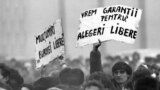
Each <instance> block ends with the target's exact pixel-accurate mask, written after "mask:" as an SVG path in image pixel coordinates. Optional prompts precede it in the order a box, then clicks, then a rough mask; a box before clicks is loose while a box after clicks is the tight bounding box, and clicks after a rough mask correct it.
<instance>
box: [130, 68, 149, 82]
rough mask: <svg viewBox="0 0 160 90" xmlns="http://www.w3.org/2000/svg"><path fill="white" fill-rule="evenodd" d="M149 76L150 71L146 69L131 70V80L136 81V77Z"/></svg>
mask: <svg viewBox="0 0 160 90" xmlns="http://www.w3.org/2000/svg"><path fill="white" fill-rule="evenodd" d="M150 76H151V72H150V71H149V70H148V69H138V70H136V71H135V72H133V75H132V81H136V80H138V79H141V78H144V77H150Z"/></svg>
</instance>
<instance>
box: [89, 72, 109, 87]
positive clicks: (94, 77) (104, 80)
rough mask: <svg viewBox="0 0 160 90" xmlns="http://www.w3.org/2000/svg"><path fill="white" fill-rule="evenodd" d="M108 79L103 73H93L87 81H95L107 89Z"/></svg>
mask: <svg viewBox="0 0 160 90" xmlns="http://www.w3.org/2000/svg"><path fill="white" fill-rule="evenodd" d="M109 77H110V76H109V75H107V74H105V73H104V72H94V73H92V74H91V75H90V76H89V77H88V80H97V81H99V82H101V83H102V84H103V85H104V88H109V87H110V86H111V82H110V80H109Z"/></svg>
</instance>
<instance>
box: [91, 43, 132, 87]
mask: <svg viewBox="0 0 160 90" xmlns="http://www.w3.org/2000/svg"><path fill="white" fill-rule="evenodd" d="M99 46H101V41H99V43H98V44H94V45H93V50H92V51H91V53H90V73H91V74H92V73H93V72H97V71H103V69H102V64H101V54H100V52H99V51H98V47H99ZM112 75H113V78H112V79H111V82H112V84H113V88H114V89H115V90H123V89H124V88H125V84H126V83H127V81H128V80H129V78H130V76H131V75H132V68H131V67H130V66H129V65H128V64H127V63H125V62H122V61H119V62H117V63H115V64H114V66H113V67H112Z"/></svg>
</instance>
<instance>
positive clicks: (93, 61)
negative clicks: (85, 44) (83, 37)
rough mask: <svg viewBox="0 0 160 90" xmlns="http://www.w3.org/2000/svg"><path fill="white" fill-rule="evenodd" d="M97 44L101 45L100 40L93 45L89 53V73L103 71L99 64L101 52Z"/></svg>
mask: <svg viewBox="0 0 160 90" xmlns="http://www.w3.org/2000/svg"><path fill="white" fill-rule="evenodd" d="M99 46H101V41H100V40H99V43H96V44H94V45H93V50H92V51H91V53H90V74H92V73H94V72H97V71H103V69H102V64H101V53H100V51H99V50H98V48H99Z"/></svg>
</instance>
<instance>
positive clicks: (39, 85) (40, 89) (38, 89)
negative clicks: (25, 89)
mask: <svg viewBox="0 0 160 90" xmlns="http://www.w3.org/2000/svg"><path fill="white" fill-rule="evenodd" d="M58 84H59V79H56V78H53V77H42V78H40V79H38V80H37V81H35V82H34V84H33V86H34V90H46V89H48V88H50V87H54V86H56V85H58Z"/></svg>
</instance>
